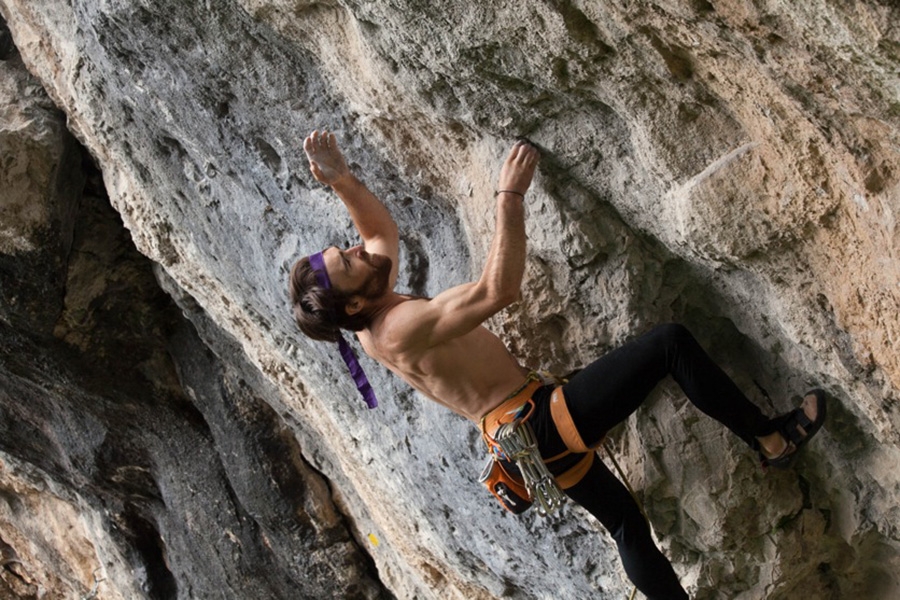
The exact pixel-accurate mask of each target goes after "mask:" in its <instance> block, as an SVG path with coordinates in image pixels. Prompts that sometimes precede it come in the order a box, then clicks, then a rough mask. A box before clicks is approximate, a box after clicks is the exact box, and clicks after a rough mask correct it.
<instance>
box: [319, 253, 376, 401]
mask: <svg viewBox="0 0 900 600" xmlns="http://www.w3.org/2000/svg"><path fill="white" fill-rule="evenodd" d="M309 265H310V266H311V267H312V269H313V272H314V273H315V274H316V281H317V282H318V283H319V285H320V286H322V287H323V288H325V289H326V290H330V289H331V279H329V278H328V271H326V270H325V257H324V256H323V255H322V253H321V252H316V253H315V254H311V255H310V257H309ZM338 350H340V352H341V358H343V359H344V362H345V363H346V364H347V368H348V369H350V375H351V376H352V377H353V381H354V382H356V389H358V390H359V393H360V394H362V397H363V400H365V401H366V405H368V407H369V408H375V407H376V406H378V400H377V399H376V398H375V392H374V390H372V386H371V385H370V384H369V380H368V378H367V377H366V374H365V373H364V372H363V368H362V365H360V364H359V360H358V359H357V358H356V354H354V353H353V348H351V347H350V344H348V343H347V340H345V339H344V336H341V338H340V339H339V340H338Z"/></svg>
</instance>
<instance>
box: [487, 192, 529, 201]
mask: <svg viewBox="0 0 900 600" xmlns="http://www.w3.org/2000/svg"><path fill="white" fill-rule="evenodd" d="M500 194H513V195H515V196H518V197H519V198H521V199H522V200H524V199H525V194H524V193H523V192H517V191H515V190H497V191H496V192H494V198H497V197H498V196H500Z"/></svg>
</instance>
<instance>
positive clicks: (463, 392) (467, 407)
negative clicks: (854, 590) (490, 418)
mask: <svg viewBox="0 0 900 600" xmlns="http://www.w3.org/2000/svg"><path fill="white" fill-rule="evenodd" d="M420 302H428V300H427V299H424V298H417V299H410V300H407V301H405V302H403V303H401V304H398V305H397V306H394V307H393V308H391V309H390V311H388V312H387V313H386V314H385V315H384V316H383V317H382V318H380V319H378V321H377V322H375V323H373V326H372V327H370V328H369V329H366V330H364V331H361V332H359V334H358V336H359V340H360V343H361V344H362V346H363V349H365V351H366V353H367V354H368V355H369V356H371V357H372V358H374V359H375V360H377V361H378V362H380V363H381V364H383V365H385V366H386V367H387V368H388V369H390V370H391V371H393V372H394V373H396V374H397V375H398V376H399V377H401V378H402V379H403V380H404V381H406V382H407V383H408V384H409V385H411V386H412V387H413V388H415V389H416V390H418V391H419V392H421V393H423V394H425V395H426V396H427V397H429V398H431V399H432V400H434V401H435V402H438V403H439V404H442V405H444V406H447V407H448V408H450V409H451V410H453V411H454V412H456V413H458V414H460V415H462V416H464V417H466V418H468V419H470V420H472V421H476V422H477V421H478V420H479V418H480V417H481V416H482V415H484V414H485V413H486V412H487V411H488V410H490V409H491V408H493V407H495V406H497V405H498V404H500V402H502V401H503V400H504V399H505V398H506V397H507V396H508V395H509V394H510V393H511V392H513V391H514V390H515V389H516V388H518V387H519V386H520V385H521V383H522V381H523V380H524V378H525V377H526V375H527V373H528V371H527V369H524V368H523V367H522V366H520V365H519V363H518V361H516V359H515V358H513V356H512V355H511V354H510V353H509V350H507V348H506V346H505V345H504V344H503V342H502V341H501V340H500V339H499V338H498V337H497V336H496V335H494V334H493V333H491V332H490V331H488V330H487V329H486V328H485V327H484V326H479V327H476V328H475V329H473V330H472V331H470V332H468V333H466V334H465V335H461V336H459V337H456V338H453V339H451V340H449V341H446V342H442V343H440V344H437V345H435V346H432V347H428V348H422V347H415V345H411V346H410V345H406V347H403V346H404V344H402V343H397V340H391V339H390V331H391V323H392V321H394V320H395V319H414V318H415V314H416V308H417V304H416V303H420ZM401 347H402V349H399V348H401Z"/></svg>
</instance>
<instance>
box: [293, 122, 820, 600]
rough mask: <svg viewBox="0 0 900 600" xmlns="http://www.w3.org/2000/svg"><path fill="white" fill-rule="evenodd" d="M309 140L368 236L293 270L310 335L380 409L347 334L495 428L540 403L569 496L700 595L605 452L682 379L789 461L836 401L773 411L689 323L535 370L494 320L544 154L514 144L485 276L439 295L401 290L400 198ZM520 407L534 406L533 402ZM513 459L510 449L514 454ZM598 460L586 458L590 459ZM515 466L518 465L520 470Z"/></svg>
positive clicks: (541, 427)
mask: <svg viewBox="0 0 900 600" xmlns="http://www.w3.org/2000/svg"><path fill="white" fill-rule="evenodd" d="M303 149H304V151H305V152H306V155H307V158H308V159H309V166H310V170H311V171H312V174H313V176H314V177H315V179H316V180H318V181H319V182H321V183H324V184H327V185H329V186H330V187H331V189H332V190H333V191H334V192H335V193H336V194H337V196H338V197H339V198H340V199H341V200H342V201H343V203H344V205H345V206H346V208H347V210H348V212H349V214H350V218H351V219H352V221H353V224H354V225H355V227H356V229H357V231H358V232H359V235H360V237H361V238H362V242H363V243H362V244H361V245H358V246H353V247H352V248H346V249H343V248H338V247H334V246H332V247H329V248H327V249H325V250H324V251H322V252H317V253H315V254H313V255H310V256H308V257H304V258H301V259H300V260H298V261H297V262H296V263H295V264H294V266H293V268H292V270H291V274H290V294H291V300H292V305H293V311H294V316H295V318H296V321H297V323H298V325H299V327H300V329H301V330H302V331H303V333H304V334H306V335H308V336H309V337H311V338H313V339H316V340H323V341H330V342H337V343H338V344H339V345H340V348H341V355H342V356H343V358H344V360H345V362H346V363H347V365H348V367H349V368H350V370H351V373H352V374H353V377H354V379H355V380H356V383H357V387H358V388H359V389H360V391H361V393H362V394H363V397H364V398H365V400H366V402H367V403H368V404H369V406H371V407H374V406H375V405H376V400H375V395H374V393H373V391H372V389H371V386H370V385H369V383H368V381H367V380H366V378H365V374H364V373H363V372H362V369H361V368H360V366H359V363H358V362H357V361H356V358H355V356H354V355H353V352H352V350H351V349H350V348H349V346H348V345H347V343H346V341H345V340H344V338H343V335H342V333H341V330H342V329H346V330H349V331H353V332H355V333H356V335H357V338H358V340H359V342H360V344H361V346H362V348H363V349H364V350H365V352H366V353H367V354H368V355H369V356H371V357H372V358H374V359H375V360H377V361H378V362H380V363H381V364H383V365H385V366H386V367H387V368H388V369H390V370H391V371H392V372H394V373H395V374H397V375H398V376H399V377H400V378H401V379H403V380H404V381H406V382H407V383H408V384H409V385H411V386H412V387H413V388H415V389H416V390H418V391H419V392H421V393H422V394H424V395H425V396H427V397H428V398H430V399H431V400H434V401H436V402H438V403H440V404H442V405H444V406H446V407H448V408H449V409H451V410H452V411H454V412H456V413H458V414H460V415H462V416H463V417H465V418H467V419H469V420H471V421H473V422H474V423H476V424H478V425H480V427H481V428H482V431H483V433H484V434H485V436H486V440H487V441H488V443H489V444H490V440H491V439H492V438H491V436H492V435H494V434H496V431H497V428H498V427H499V426H500V424H501V423H503V422H504V418H506V417H505V416H506V415H508V414H510V413H516V409H517V408H521V407H523V406H525V404H526V403H527V405H528V406H527V409H528V410H527V413H528V416H527V423H528V424H529V425H530V426H531V430H532V431H533V436H534V439H535V440H536V442H537V447H538V449H539V451H540V455H541V456H542V457H543V461H544V462H546V463H547V466H548V467H550V471H551V472H553V474H554V475H557V474H560V475H561V477H560V479H562V475H570V474H571V472H572V471H577V477H576V478H575V480H572V478H571V477H569V481H567V482H565V485H563V486H561V487H564V488H565V490H564V492H565V494H566V495H567V496H568V497H569V498H571V499H572V500H574V501H575V502H577V503H578V504H580V505H581V506H583V507H584V508H586V509H587V510H588V511H589V512H590V513H591V514H592V515H594V516H595V517H596V518H597V519H598V520H599V521H600V523H601V524H603V526H604V527H605V528H606V529H607V530H608V531H609V532H610V534H611V535H612V537H613V539H614V540H615V542H616V544H617V546H618V551H619V555H620V557H621V560H622V565H623V567H624V569H625V572H626V574H627V575H628V577H629V578H630V579H631V581H632V582H633V583H634V585H635V586H636V587H637V589H639V590H640V591H641V592H642V593H643V594H645V595H646V596H647V597H648V598H650V599H651V600H656V599H665V600H672V599H675V598H687V597H688V596H687V593H686V592H685V590H684V589H683V587H682V586H681V584H680V583H679V581H678V578H677V576H676V574H675V571H674V570H673V568H672V566H671V564H670V562H669V561H668V559H667V558H666V557H665V556H664V555H663V554H662V552H660V550H659V549H658V548H657V546H656V544H655V543H654V541H653V539H652V536H651V532H650V528H649V526H648V524H647V522H646V520H645V519H644V518H643V516H642V514H641V511H640V509H639V507H638V505H637V503H636V502H635V500H634V498H633V497H632V495H631V494H630V493H629V491H628V489H627V488H626V487H625V486H624V485H623V484H622V483H621V482H620V481H619V479H618V478H616V477H615V475H613V474H612V473H611V472H610V471H609V469H607V467H606V466H605V465H604V464H603V462H602V461H600V460H591V459H592V458H593V455H594V452H593V450H594V448H596V447H597V445H599V443H600V441H601V440H602V438H603V436H604V435H605V434H606V432H608V431H609V430H610V429H611V428H612V427H614V426H615V425H616V424H618V423H620V422H622V421H623V420H625V419H626V418H627V417H628V416H629V415H630V414H632V413H633V412H634V411H635V410H636V409H637V408H638V407H639V406H640V405H641V403H642V402H643V401H644V399H645V398H646V397H647V396H648V395H649V394H650V392H651V391H652V390H653V388H654V387H656V385H657V384H658V383H659V382H660V381H661V380H663V379H664V378H666V377H667V376H672V377H673V378H674V379H675V381H676V382H677V383H678V384H679V385H680V386H681V388H682V390H683V391H684V393H685V395H686V396H687V397H688V399H689V400H690V401H691V402H692V403H693V404H694V405H695V406H696V407H697V408H698V409H700V410H701V411H703V412H704V413H706V414H707V415H709V416H711V417H712V418H714V419H716V420H717V421H719V422H720V423H722V424H723V425H725V426H726V427H727V428H728V429H730V430H731V431H732V432H734V434H735V435H737V436H738V437H739V438H741V439H742V440H743V441H744V442H745V443H746V444H747V445H748V446H749V447H750V448H751V449H753V450H754V451H755V452H758V454H759V457H760V459H761V461H762V463H763V464H764V465H769V466H773V467H785V466H787V465H789V464H790V463H791V461H792V459H793V458H794V457H795V455H796V453H797V451H798V450H799V449H800V448H801V447H802V446H803V445H804V444H806V443H807V442H808V441H809V439H810V438H811V437H812V436H813V435H815V433H816V432H817V431H818V430H819V428H820V427H821V425H822V422H823V421H824V419H825V402H826V397H825V394H824V392H822V391H821V390H812V391H810V392H808V393H807V394H806V395H805V397H804V398H803V400H802V403H801V404H800V406H799V407H798V408H796V409H795V410H793V411H791V412H789V413H787V414H785V415H781V416H779V417H776V418H774V419H770V418H767V417H766V416H764V415H763V414H762V412H761V411H760V409H759V408H757V407H756V406H755V405H754V404H753V403H751V402H750V401H749V400H748V399H747V398H746V397H745V396H744V394H743V393H742V392H741V391H740V390H739V389H738V388H737V386H736V385H735V384H734V383H733V382H732V381H731V379H730V378H729V377H728V376H727V375H726V374H725V373H724V372H723V371H722V370H721V369H720V368H719V367H718V366H716V364H715V363H714V362H713V361H712V360H711V359H710V358H709V356H708V355H707V354H706V352H705V351H704V350H703V349H702V348H701V347H700V345H699V344H698V343H697V342H696V341H695V339H694V338H693V337H692V335H691V334H690V333H689V332H688V331H687V329H685V328H684V327H682V326H680V325H674V324H668V325H661V326H657V327H656V328H654V329H652V330H651V331H650V332H649V333H646V334H644V335H643V336H641V337H638V338H637V339H636V340H634V341H631V342H629V343H626V344H625V345H624V346H621V347H619V348H618V349H616V350H613V351H612V352H610V353H608V354H606V355H604V356H602V357H601V358H599V359H598V360H596V361H595V362H593V363H592V364H590V365H588V366H587V367H585V368H584V369H582V370H581V371H579V372H577V374H575V375H574V376H573V377H572V378H571V379H570V380H568V381H567V382H566V383H564V384H562V385H557V384H556V383H548V382H546V381H544V380H542V379H541V378H540V377H537V376H535V374H534V373H533V372H532V371H529V369H527V368H525V367H523V366H522V365H520V364H519V362H518V361H517V360H516V359H515V358H514V357H513V356H512V355H511V354H510V352H509V351H508V350H507V348H506V346H505V345H504V344H503V342H502V341H501V340H500V339H499V338H498V337H497V336H496V335H494V334H493V333H491V332H490V331H489V330H488V329H487V328H485V326H484V325H483V323H484V321H485V320H487V319H488V318H489V317H491V316H492V315H494V314H496V313H497V312H499V311H500V310H502V309H503V308H505V307H506V306H508V305H509V304H511V303H513V302H514V301H516V300H517V299H518V296H519V291H520V286H521V284H522V277H523V273H524V268H525V255H526V252H525V249H526V248H525V245H526V236H525V198H526V193H527V192H528V189H529V187H530V186H531V182H532V178H533V176H534V173H535V169H536V167H537V165H538V162H539V158H540V156H539V151H538V149H537V148H536V147H535V146H534V145H533V144H531V143H529V142H527V141H518V142H516V143H515V144H514V145H513V146H512V148H511V149H510V151H509V153H508V155H507V157H506V159H505V161H504V162H503V165H502V167H501V169H500V175H499V179H498V182H497V193H496V226H495V230H494V234H493V239H492V242H491V247H490V251H489V253H488V256H487V260H486V263H485V265H484V268H483V269H482V271H481V274H480V276H479V277H478V279H477V280H475V281H472V282H469V283H464V284H462V285H458V286H455V287H451V288H450V289H447V290H445V291H443V292H441V293H439V294H438V295H436V296H435V297H433V298H422V297H414V296H409V295H405V294H400V293H397V292H396V291H395V290H394V285H395V283H396V281H397V268H398V264H397V263H398V253H399V234H398V229H397V225H396V223H395V222H394V220H393V218H392V217H391V215H390V213H389V211H388V210H387V208H386V207H385V206H384V205H383V204H382V203H381V202H380V201H379V200H378V199H377V198H376V197H375V196H374V195H373V194H372V193H371V192H370V191H369V190H368V188H367V187H366V186H365V185H364V184H363V183H362V182H361V181H360V180H359V179H357V178H356V177H355V176H354V174H353V173H352V172H351V171H350V169H349V168H348V166H347V164H346V162H345V160H344V157H343V155H342V153H341V151H340V149H339V148H338V144H337V140H336V138H335V135H334V134H333V133H330V132H327V131H322V132H320V131H314V132H312V133H311V134H310V135H309V136H308V137H307V138H306V139H305V141H304V144H303ZM516 414H521V411H519V413H516ZM507 458H508V457H507ZM585 458H587V460H585ZM512 470H513V472H514V469H512Z"/></svg>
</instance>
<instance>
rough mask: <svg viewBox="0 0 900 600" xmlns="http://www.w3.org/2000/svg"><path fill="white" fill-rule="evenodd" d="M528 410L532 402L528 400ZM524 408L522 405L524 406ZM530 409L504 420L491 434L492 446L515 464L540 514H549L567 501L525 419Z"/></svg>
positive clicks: (532, 407) (532, 405) (531, 406)
mask: <svg viewBox="0 0 900 600" xmlns="http://www.w3.org/2000/svg"><path fill="white" fill-rule="evenodd" d="M526 406H529V407H530V408H531V410H533V409H534V404H533V403H530V401H529V404H527V405H526ZM523 408H524V407H523ZM531 410H529V411H528V414H526V415H525V416H524V417H517V418H516V419H515V420H514V421H512V422H511V423H503V424H502V425H500V428H499V429H497V431H496V432H495V433H494V435H493V440H492V441H493V444H492V446H493V445H495V446H496V447H497V448H498V449H499V451H500V452H502V454H503V455H504V456H505V457H506V458H507V459H508V460H511V461H513V462H515V463H516V467H518V469H519V472H520V473H521V474H522V480H523V482H524V484H525V489H526V490H528V496H529V497H530V498H531V500H532V501H533V502H535V503H536V504H537V509H538V512H540V513H541V515H544V516H546V515H550V514H552V513H554V512H556V511H557V510H559V508H560V507H562V505H563V504H565V502H566V495H565V494H563V491H562V490H561V489H560V487H559V485H557V483H556V480H555V479H554V478H553V475H551V474H550V470H549V469H548V468H547V465H546V464H545V463H544V460H543V458H541V454H540V452H539V451H538V447H537V441H536V440H535V437H534V430H533V429H532V428H531V425H530V424H529V423H528V422H527V419H528V417H529V416H531Z"/></svg>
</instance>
